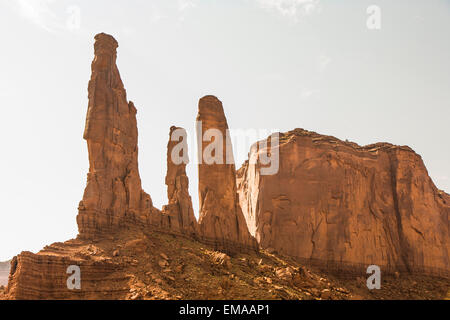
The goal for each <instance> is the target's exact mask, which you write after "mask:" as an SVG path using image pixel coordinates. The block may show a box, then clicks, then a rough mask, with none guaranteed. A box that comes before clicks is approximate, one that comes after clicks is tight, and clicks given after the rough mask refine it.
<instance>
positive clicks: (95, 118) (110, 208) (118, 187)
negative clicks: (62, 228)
mask: <svg viewBox="0 0 450 320" xmlns="http://www.w3.org/2000/svg"><path fill="white" fill-rule="evenodd" d="M117 47H118V43H117V41H116V40H115V39H114V38H113V37H112V36H110V35H107V34H104V33H100V34H98V35H96V36H95V44H94V49H95V57H94V60H93V62H92V66H91V69H92V75H91V80H90V81H89V87H88V92H89V96H88V97H89V105H88V111H87V117H86V128H85V132H84V139H86V141H87V145H88V152H89V173H88V177H87V185H86V189H85V191H84V196H83V200H82V201H81V202H80V205H79V214H78V217H77V222H78V229H79V233H80V235H79V236H80V237H81V238H83V237H88V238H90V237H93V236H95V235H99V234H102V233H104V232H110V231H111V230H113V229H114V228H116V227H117V226H119V225H120V224H121V221H124V219H125V218H126V217H127V218H136V217H137V216H138V215H139V214H140V212H146V211H147V210H143V209H149V208H151V207H152V202H151V199H150V196H149V195H147V194H146V193H144V192H143V191H142V188H141V179H140V177H139V171H138V159H137V158H138V147H137V136H138V132H137V124H136V108H135V107H134V104H133V102H131V101H130V102H128V101H127V96H126V91H125V88H124V86H123V83H122V80H121V79H120V74H119V70H118V69H117V66H116V49H117Z"/></svg>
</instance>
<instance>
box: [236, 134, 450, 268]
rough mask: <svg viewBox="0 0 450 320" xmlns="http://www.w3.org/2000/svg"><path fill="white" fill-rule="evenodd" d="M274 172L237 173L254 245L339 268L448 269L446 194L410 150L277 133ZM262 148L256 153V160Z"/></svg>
mask: <svg viewBox="0 0 450 320" xmlns="http://www.w3.org/2000/svg"><path fill="white" fill-rule="evenodd" d="M272 148H278V150H279V171H278V173H277V174H275V175H260V174H259V168H261V164H260V162H259V161H258V160H256V161H255V162H253V164H251V163H250V162H248V161H247V162H246V163H245V164H244V166H243V167H242V168H241V169H240V170H239V171H238V178H237V179H238V187H239V195H240V202H241V206H242V208H243V211H244V215H245V217H246V219H247V222H248V224H249V229H250V231H251V232H252V234H253V235H254V236H255V237H256V238H257V240H258V242H259V243H260V245H262V246H263V247H265V248H269V247H270V248H273V249H275V250H277V251H278V252H282V253H284V254H288V255H292V256H295V257H298V258H303V259H305V260H310V261H311V262H315V263H318V264H322V265H328V266H331V265H336V266H339V267H341V268H343V269H345V268H347V267H348V268H353V267H355V265H360V264H361V265H364V266H367V265H371V264H376V265H379V266H380V267H381V266H382V267H383V268H384V269H385V270H389V271H395V270H410V271H424V270H426V271H429V272H433V273H436V272H437V273H446V274H447V275H448V272H449V243H450V241H449V240H450V239H449V220H448V219H449V213H450V202H449V201H448V195H447V194H445V193H443V192H442V191H439V190H437V188H436V187H435V186H434V184H433V182H432V181H431V179H430V178H429V176H428V173H427V170H426V168H425V166H424V164H423V161H422V159H421V158H420V156H419V155H417V154H416V153H414V151H412V150H411V149H410V148H408V147H399V146H394V145H391V144H387V143H378V144H374V145H369V146H365V147H360V146H358V145H356V144H354V143H348V142H343V141H340V140H338V139H336V138H334V137H329V136H322V135H319V134H316V133H314V132H308V131H305V130H302V129H296V130H293V131H290V132H288V133H286V134H281V136H280V141H279V144H278V145H275V146H272ZM263 152H267V150H265V149H260V150H253V152H252V153H251V154H250V158H251V159H258V157H260V155H261V153H263Z"/></svg>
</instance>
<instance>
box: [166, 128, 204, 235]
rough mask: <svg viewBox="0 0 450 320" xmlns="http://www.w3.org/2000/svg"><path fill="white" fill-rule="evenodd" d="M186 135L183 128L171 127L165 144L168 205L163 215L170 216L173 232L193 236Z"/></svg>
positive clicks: (193, 220) (195, 229)
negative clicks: (187, 173)
mask: <svg viewBox="0 0 450 320" xmlns="http://www.w3.org/2000/svg"><path fill="white" fill-rule="evenodd" d="M187 152H188V146H187V133H186V130H185V129H183V128H179V127H175V126H172V127H171V128H170V133H169V142H168V143H167V175H166V185H167V198H168V199H169V204H168V205H166V206H164V208H163V213H164V214H167V215H169V216H170V226H171V229H172V230H173V231H179V232H181V233H184V234H188V235H195V234H197V231H198V225H197V220H196V219H195V216H194V210H193V207H192V199H191V196H190V195H189V178H188V176H187V175H186V164H187V163H188V162H189V156H188V153H187Z"/></svg>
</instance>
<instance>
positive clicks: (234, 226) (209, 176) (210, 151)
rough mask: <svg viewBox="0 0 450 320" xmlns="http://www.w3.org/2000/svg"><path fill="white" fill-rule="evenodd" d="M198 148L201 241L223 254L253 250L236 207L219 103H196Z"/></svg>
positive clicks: (230, 155) (227, 138) (227, 139)
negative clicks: (241, 249) (211, 245)
mask: <svg viewBox="0 0 450 320" xmlns="http://www.w3.org/2000/svg"><path fill="white" fill-rule="evenodd" d="M197 134H198V137H197V138H198V139H199V140H201V141H200V142H199V145H201V148H199V152H201V154H199V159H200V161H199V166H198V171H199V187H198V189H199V203H200V214H199V226H200V232H201V236H202V237H203V239H204V240H205V241H207V242H210V243H212V244H214V245H215V246H217V247H218V248H221V249H223V250H226V251H236V249H238V248H254V249H256V248H257V243H256V240H255V239H254V238H253V237H252V236H251V235H250V233H249V231H248V228H247V225H246V222H245V219H244V215H243V214H242V210H241V207H240V204H239V199H238V195H237V187H236V170H235V165H234V158H233V152H232V146H231V139H230V135H229V132H228V123H227V120H226V118H225V113H224V110H223V107H222V102H220V100H219V99H217V98H216V97H214V96H206V97H203V98H202V99H200V101H199V105H198V115H197Z"/></svg>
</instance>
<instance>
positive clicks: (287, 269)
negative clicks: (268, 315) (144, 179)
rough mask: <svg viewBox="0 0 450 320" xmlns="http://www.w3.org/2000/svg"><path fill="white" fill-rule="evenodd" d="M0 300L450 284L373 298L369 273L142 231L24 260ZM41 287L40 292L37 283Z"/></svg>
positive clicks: (354, 295)
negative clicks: (340, 272)
mask: <svg viewBox="0 0 450 320" xmlns="http://www.w3.org/2000/svg"><path fill="white" fill-rule="evenodd" d="M72 264H75V265H78V266H80V270H81V290H68V289H67V286H66V280H67V278H68V277H69V275H68V274H67V273H66V269H67V267H68V266H69V265H72ZM11 277H12V278H13V279H14V280H13V281H12V282H13V283H14V284H13V285H12V286H10V287H9V288H8V290H9V291H8V292H7V294H6V295H3V296H2V293H1V290H0V299H2V298H8V299H31V298H32V299H130V300H154V299H175V300H178V299H194V300H195V299H290V300H299V299H301V300H330V299H333V300H343V299H345V300H347V299H443V298H445V297H446V295H447V290H448V288H449V286H450V281H449V280H445V279H439V278H434V277H429V276H419V277H417V276H415V277H411V276H409V275H407V274H405V275H403V274H401V275H400V276H399V278H395V277H383V278H382V287H381V290H368V289H367V287H366V285H365V280H366V278H367V275H366V274H365V273H364V272H361V273H360V274H356V275H355V276H354V277H353V278H340V277H338V276H336V275H330V274H327V273H325V272H323V271H321V270H319V269H316V268H314V267H312V268H309V267H308V268H307V267H305V266H303V265H301V264H299V263H298V262H296V261H295V260H293V259H292V258H290V257H288V256H283V255H278V254H273V253H269V252H267V251H265V250H261V251H259V252H252V251H250V252H247V253H238V254H235V255H232V256H229V255H227V254H225V253H223V252H220V251H216V250H215V249H214V247H212V246H209V245H205V244H202V243H200V242H198V241H195V240H192V239H189V238H184V237H180V236H173V235H170V234H166V233H161V232H153V231H146V232H143V231H142V230H140V229H135V230H127V231H122V232H119V233H117V234H116V235H115V239H114V241H111V240H110V239H103V240H99V241H95V242H92V241H88V240H81V239H74V240H69V241H67V242H65V243H55V244H52V245H51V246H48V247H46V248H44V249H43V250H42V251H41V252H39V253H38V254H32V253H28V252H24V253H22V254H21V255H20V256H19V257H18V261H17V268H16V270H15V271H14V272H12V274H11ZM36 278H37V279H39V285H37V282H36V280H34V279H36Z"/></svg>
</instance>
